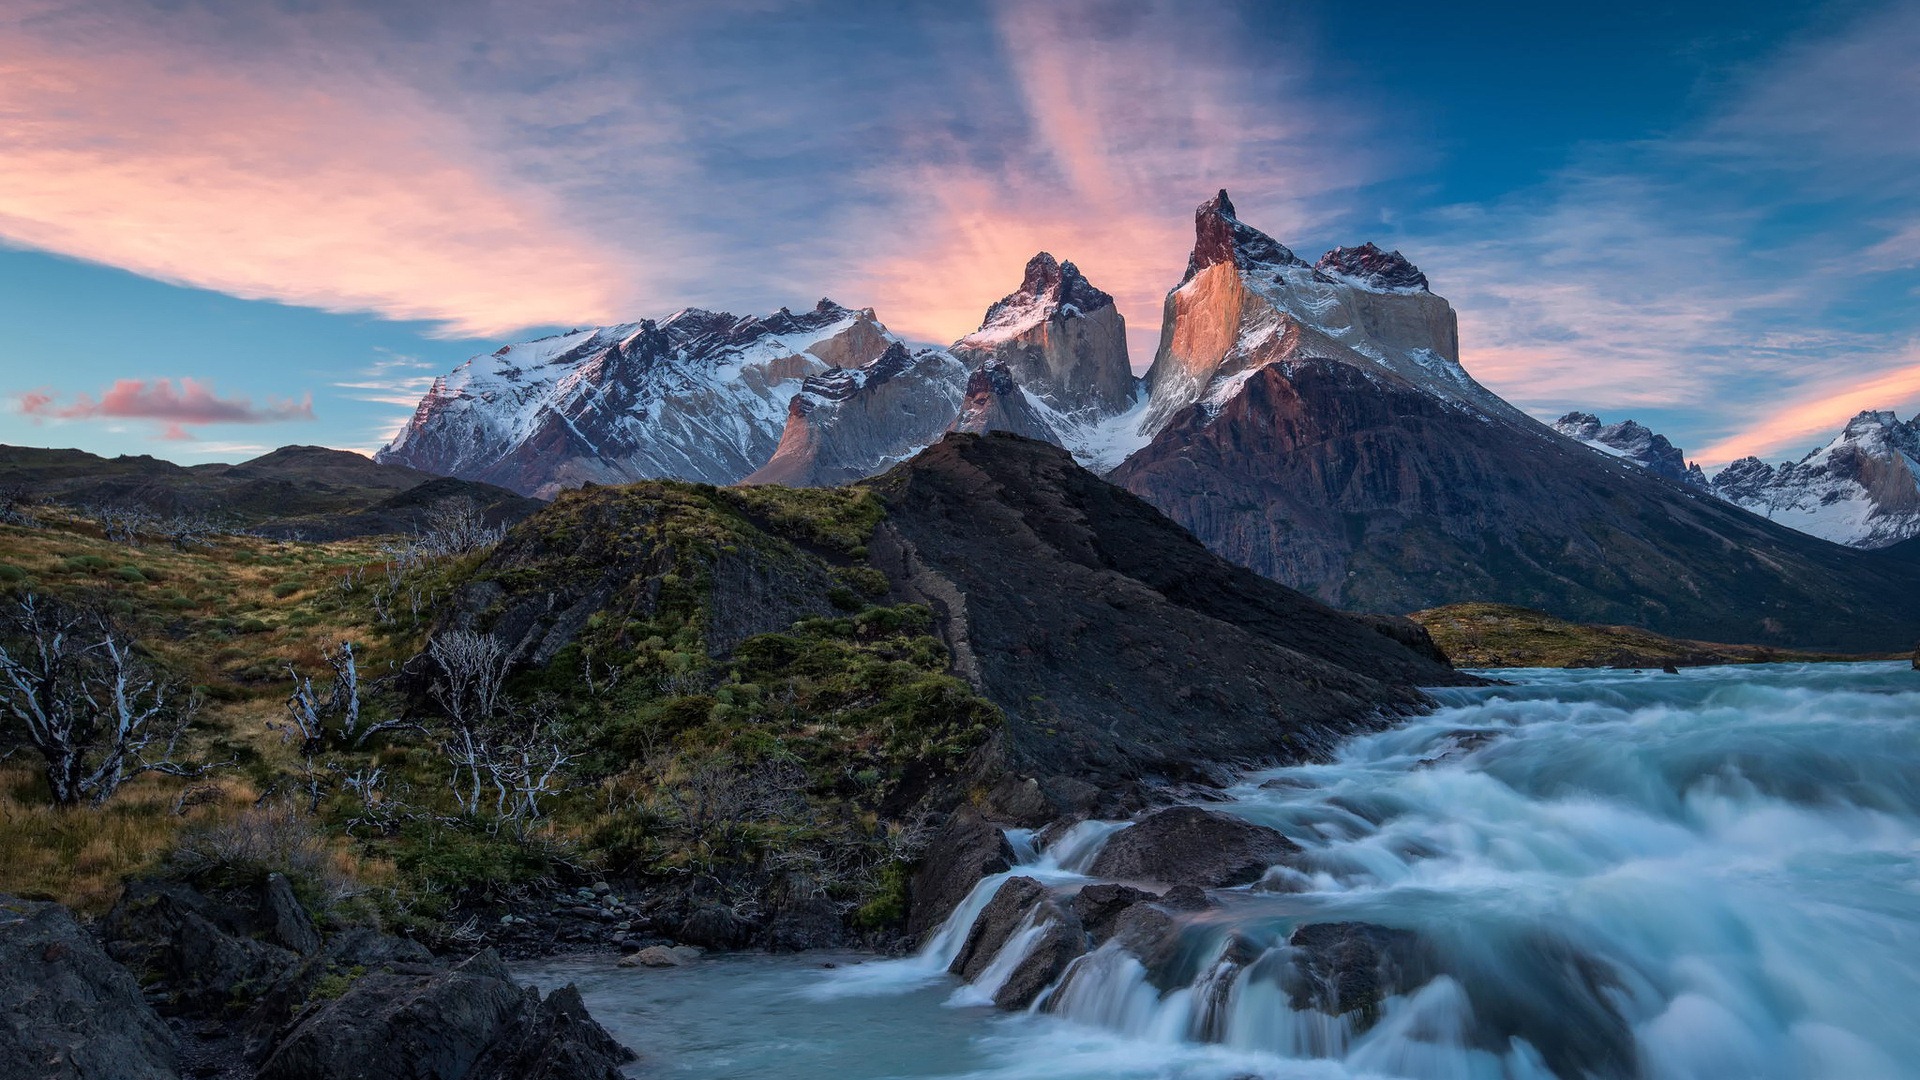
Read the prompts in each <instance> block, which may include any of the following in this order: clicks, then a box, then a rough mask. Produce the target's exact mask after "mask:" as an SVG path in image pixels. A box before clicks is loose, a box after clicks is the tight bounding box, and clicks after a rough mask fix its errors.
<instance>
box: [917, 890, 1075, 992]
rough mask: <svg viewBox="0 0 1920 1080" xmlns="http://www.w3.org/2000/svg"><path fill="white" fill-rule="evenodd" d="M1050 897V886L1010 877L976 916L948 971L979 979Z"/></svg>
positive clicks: (970, 979) (962, 976) (963, 976)
mask: <svg viewBox="0 0 1920 1080" xmlns="http://www.w3.org/2000/svg"><path fill="white" fill-rule="evenodd" d="M1048 899H1049V895H1048V892H1047V887H1046V886H1045V885H1042V884H1040V883H1039V882H1038V881H1035V880H1034V879H1032V878H1030V877H1016V878H1008V879H1007V880H1006V881H1004V882H1002V883H1001V885H1000V888H999V889H998V890H997V891H995V892H994V894H993V899H991V900H989V901H987V906H986V907H984V908H981V909H980V914H979V915H977V916H975V917H974V920H973V925H972V926H971V927H969V928H968V929H967V938H966V940H965V941H963V942H962V943H961V944H960V951H959V952H958V953H955V954H954V957H953V963H952V964H951V965H949V966H948V968H947V970H948V971H951V972H953V973H954V974H955V975H958V976H960V977H961V978H963V979H965V980H967V981H968V982H972V981H973V980H975V979H977V978H979V977H980V975H981V973H982V972H984V971H986V970H987V967H988V965H990V964H992V963H993V958H994V956H995V955H997V954H998V953H999V952H1000V949H1001V947H1003V946H1004V945H1006V943H1007V939H1009V938H1011V937H1012V936H1013V935H1014V932H1015V931H1016V930H1018V929H1019V928H1020V925H1021V924H1022V923H1023V922H1024V921H1025V920H1026V918H1027V914H1028V913H1029V912H1031V911H1032V910H1033V909H1034V908H1035V907H1036V906H1038V905H1040V904H1044V903H1047V902H1048ZM1076 921H1077V920H1076Z"/></svg>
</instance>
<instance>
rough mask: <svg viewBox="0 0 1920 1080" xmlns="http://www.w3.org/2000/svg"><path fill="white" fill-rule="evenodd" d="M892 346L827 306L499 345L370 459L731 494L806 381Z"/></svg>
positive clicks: (524, 482)
mask: <svg viewBox="0 0 1920 1080" xmlns="http://www.w3.org/2000/svg"><path fill="white" fill-rule="evenodd" d="M894 343H895V339H894V338H893V337H892V335H891V334H889V333H888V332H887V329H886V327H885V326H883V325H881V324H880V322H879V321H878V320H877V319H876V318H875V317H874V314H873V312H872V311H871V310H861V311H855V310H851V309H848V308H844V307H841V306H840V305H838V304H835V303H833V302H832V301H830V300H822V301H821V302H820V303H819V304H818V305H817V306H816V307H815V308H814V310H812V311H808V312H802V313H800V314H795V313H793V312H790V311H787V310H785V309H784V308H783V309H781V310H780V311H778V312H775V313H774V314H772V315H768V316H765V317H763V318H740V317H737V316H734V315H730V314H727V313H726V312H712V311H701V310H698V309H689V310H686V311H682V312H679V313H677V314H675V315H674V316H672V317H671V318H668V319H665V320H663V321H661V322H658V323H655V322H653V321H651V320H647V321H643V322H638V323H627V324H623V325H620V326H609V327H601V328H597V329H593V330H580V331H574V332H572V333H568V334H561V335H557V336H555V337H551V338H543V339H541V340H539V341H532V342H525V343H522V344H517V345H506V346H502V347H501V348H500V349H499V350H497V351H495V352H493V353H491V354H488V355H486V356H476V357H474V358H473V359H471V360H468V361H467V362H466V363H465V364H463V365H461V366H460V367H459V368H458V369H457V370H455V371H454V372H453V373H452V374H451V375H448V376H446V377H444V378H441V379H437V380H435V381H434V385H433V388H432V389H431V390H429V391H428V392H427V395H426V396H425V397H424V398H422V399H421V401H420V405H419V407H418V409H416V410H415V412H414V417H413V420H412V421H410V422H409V423H408V425H407V426H406V427H405V428H404V429H402V430H401V432H400V433H399V434H398V435H396V436H395V437H394V439H393V441H392V442H391V443H389V444H388V445H387V447H386V448H385V449H383V450H381V451H380V452H379V453H378V454H376V455H375V460H377V461H382V462H393V463H396V464H401V465H408V466H411V467H413V468H416V469H420V470H422V471H425V472H431V473H436V474H439V475H443V476H459V477H463V478H466V479H472V480H484V481H486V482H488V483H493V484H498V485H500V486H502V487H506V488H510V489H512V490H514V491H518V492H520V493H522V494H529V495H536V496H540V497H551V496H552V495H553V494H554V493H555V492H557V491H559V490H561V489H563V488H568V487H577V486H579V485H580V484H582V483H586V482H589V481H592V482H596V483H625V482H630V481H634V480H640V479H647V478H658V477H671V478H676V479H683V480H695V481H701V482H705V483H711V484H731V483H735V482H737V481H739V480H740V479H741V478H742V477H745V476H746V475H747V474H748V473H751V472H753V471H754V470H755V469H757V468H759V467H760V466H761V465H763V464H765V463H766V461H767V460H768V459H769V458H771V457H772V456H773V454H774V451H775V449H776V448H777V446H778V444H779V440H780V435H781V432H782V429H783V428H784V427H785V424H786V419H787V415H788V405H789V403H790V401H791V400H792V398H793V395H794V394H795V393H797V392H798V391H799V390H800V389H801V386H802V383H803V382H804V380H805V379H806V378H807V377H808V376H810V375H819V374H823V373H825V372H827V371H829V370H831V369H836V368H857V367H860V366H861V365H864V364H866V363H868V362H870V361H873V360H875V359H877V358H878V357H879V356H880V355H881V354H882V353H884V352H885V351H886V350H887V349H888V347H889V346H891V345H892V344H894Z"/></svg>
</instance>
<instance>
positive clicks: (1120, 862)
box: [1089, 806, 1300, 889]
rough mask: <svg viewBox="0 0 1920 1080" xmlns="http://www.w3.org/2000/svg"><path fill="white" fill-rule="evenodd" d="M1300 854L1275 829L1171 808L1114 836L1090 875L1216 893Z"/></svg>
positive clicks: (1185, 808)
mask: <svg viewBox="0 0 1920 1080" xmlns="http://www.w3.org/2000/svg"><path fill="white" fill-rule="evenodd" d="M1299 853H1300V846H1299V845H1298V844H1295V843H1294V842H1293V841H1291V840H1288V839H1287V838H1286V837H1285V836H1283V835H1281V834H1280V833H1279V832H1278V831H1277V830H1274V829H1270V828H1267V827H1266V826H1264V825H1255V824H1254V823H1253V822H1250V821H1247V820H1245V819H1243V818H1237V817H1233V816H1231V815H1228V814H1221V813H1216V812H1214V811H1212V810H1202V809H1200V808H1199V807H1197V806H1176V807H1173V808H1171V809H1168V810H1161V811H1158V812H1156V813H1153V814H1149V815H1148V816H1147V817H1145V818H1142V819H1141V820H1140V821H1139V822H1138V823H1137V824H1134V825H1130V826H1128V827H1127V828H1125V829H1122V830H1120V831H1119V832H1117V833H1115V834H1114V835H1113V837H1112V838H1111V839H1109V840H1108V841H1107V843H1106V845H1105V846H1104V847H1102V848H1101V849H1100V854H1099V855H1098V856H1096V857H1095V858H1094V860H1093V866H1092V867H1091V868H1090V871H1089V872H1090V873H1092V874H1093V875H1094V876H1095V877H1103V878H1118V879H1120V880H1122V881H1135V882H1148V883H1156V884H1160V885H1163V886H1170V885H1197V886H1200V887H1202V888H1208V889H1218V888H1226V887H1229V886H1233V885H1247V884H1250V883H1252V882H1255V881H1258V880H1260V877H1261V875H1263V874H1265V873H1266V872H1267V869H1268V868H1269V867H1273V866H1278V865H1280V864H1281V863H1283V862H1285V861H1287V860H1288V859H1289V858H1291V857H1293V856H1296V855H1298V854H1299Z"/></svg>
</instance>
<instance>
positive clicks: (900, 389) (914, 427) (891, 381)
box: [742, 342, 967, 487]
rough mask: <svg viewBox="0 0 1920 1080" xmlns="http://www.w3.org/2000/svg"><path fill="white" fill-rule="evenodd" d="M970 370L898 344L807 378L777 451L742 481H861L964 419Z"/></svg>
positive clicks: (794, 484)
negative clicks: (963, 402)
mask: <svg viewBox="0 0 1920 1080" xmlns="http://www.w3.org/2000/svg"><path fill="white" fill-rule="evenodd" d="M966 379H967V374H966V368H965V366H964V365H962V364H961V362H960V361H959V360H956V359H954V358H953V357H952V356H949V355H948V354H947V353H945V352H942V351H940V350H938V349H922V350H920V351H918V352H911V353H910V352H908V350H907V348H906V346H904V345H902V344H900V343H898V342H894V343H892V344H890V345H888V346H887V349H886V351H885V352H883V353H881V354H880V356H879V357H878V358H877V359H875V360H873V361H872V362H870V363H868V364H865V365H863V366H860V367H844V368H836V369H834V370H832V371H828V372H825V373H824V374H820V375H813V376H809V377H808V378H807V380H806V382H804V383H803V384H801V387H800V392H799V393H797V394H795V395H794V396H793V401H792V403H791V404H789V405H788V407H787V421H786V427H785V428H784V429H783V430H782V431H781V433H780V445H779V447H778V448H777V449H776V450H775V451H774V454H773V457H772V459H771V460H769V461H768V462H767V463H766V464H765V465H762V466H761V467H760V468H758V469H756V470H754V471H753V472H752V473H750V474H749V475H748V476H747V477H746V478H745V479H744V480H743V481H742V483H747V484H785V485H787V486H788V487H832V486H834V485H837V484H845V483H850V482H852V481H855V480H860V479H864V478H866V477H869V476H872V475H873V474H875V473H877V472H880V471H882V470H884V469H886V468H888V467H889V466H891V465H894V464H895V463H897V462H899V461H900V460H901V459H902V458H905V457H909V456H911V455H912V454H914V453H916V452H918V451H919V450H920V449H921V448H923V447H925V446H927V445H928V444H929V443H931V442H933V441H934V440H935V439H938V438H939V437H940V435H941V433H942V432H944V431H946V430H947V428H948V427H949V426H950V425H951V424H952V423H953V422H954V418H955V417H956V416H958V415H959V414H960V409H961V395H962V387H963V386H964V385H965V384H966Z"/></svg>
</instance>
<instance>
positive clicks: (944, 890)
mask: <svg viewBox="0 0 1920 1080" xmlns="http://www.w3.org/2000/svg"><path fill="white" fill-rule="evenodd" d="M1012 866H1013V846H1012V845H1010V844H1008V843H1007V834H1006V833H1004V832H1002V831H1001V829H1000V827H999V826H997V825H994V824H992V823H991V822H989V821H987V820H986V819H985V818H982V817H981V816H980V814H979V813H978V812H977V811H975V810H973V809H972V808H971V807H964V806H963V807H961V808H960V809H958V810H955V811H954V812H953V814H952V815H951V816H949V817H948V819H947V823H946V826H945V827H944V828H942V829H941V830H940V832H939V833H937V834H936V835H935V836H934V838H933V842H932V843H931V844H929V845H927V850H926V852H925V853H924V854H922V855H921V857H920V865H919V868H918V869H916V870H915V871H914V875H913V881H912V883H911V884H910V885H909V892H908V900H909V904H910V906H909V908H908V913H907V936H908V938H910V939H912V940H916V941H917V940H919V939H920V938H923V937H925V936H926V935H927V934H928V933H930V932H931V931H933V930H935V929H938V928H939V926H940V924H941V923H942V922H944V921H945V920H946V918H947V916H948V915H950V914H952V913H953V909H954V908H957V907H959V906H960V902H961V901H963V900H965V899H966V898H967V894H968V893H970V892H972V891H973V886H974V884H975V883H977V882H978V881H979V880H980V879H981V878H983V877H987V876H988V875H990V874H1001V873H1005V872H1006V871H1007V870H1008V869H1010V868H1011V867H1012Z"/></svg>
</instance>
